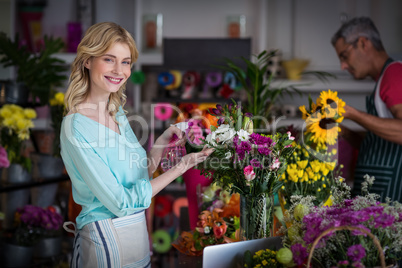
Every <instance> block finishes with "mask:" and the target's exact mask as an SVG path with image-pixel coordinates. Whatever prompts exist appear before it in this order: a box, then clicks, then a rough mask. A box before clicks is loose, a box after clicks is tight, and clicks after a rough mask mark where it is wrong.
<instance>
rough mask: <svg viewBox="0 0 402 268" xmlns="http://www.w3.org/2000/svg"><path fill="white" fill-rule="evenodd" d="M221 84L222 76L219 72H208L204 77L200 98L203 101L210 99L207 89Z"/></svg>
mask: <svg viewBox="0 0 402 268" xmlns="http://www.w3.org/2000/svg"><path fill="white" fill-rule="evenodd" d="M221 83H222V74H221V73H219V72H210V73H207V74H206V76H205V83H204V90H203V94H202V97H203V98H204V99H206V98H210V97H212V95H211V92H209V88H214V87H217V86H219V85H220V84H221Z"/></svg>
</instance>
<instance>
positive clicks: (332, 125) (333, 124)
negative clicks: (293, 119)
mask: <svg viewBox="0 0 402 268" xmlns="http://www.w3.org/2000/svg"><path fill="white" fill-rule="evenodd" d="M342 120H343V118H340V119H336V120H335V119H334V118H327V117H325V116H324V115H322V114H319V113H315V114H313V115H311V116H310V117H309V118H307V120H306V124H307V131H306V132H307V133H308V132H310V133H311V134H313V135H312V136H311V139H312V141H313V142H315V143H317V144H323V145H325V144H329V145H334V144H335V143H336V140H337V139H338V132H340V131H341V129H340V127H339V126H338V123H339V122H341V121H342Z"/></svg>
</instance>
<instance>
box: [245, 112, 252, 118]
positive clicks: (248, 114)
mask: <svg viewBox="0 0 402 268" xmlns="http://www.w3.org/2000/svg"><path fill="white" fill-rule="evenodd" d="M244 116H245V117H250V118H251V117H253V114H252V113H245V114H244Z"/></svg>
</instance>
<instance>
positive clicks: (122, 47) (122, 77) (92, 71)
mask: <svg viewBox="0 0 402 268" xmlns="http://www.w3.org/2000/svg"><path fill="white" fill-rule="evenodd" d="M130 56H131V53H130V49H129V47H128V45H127V44H124V43H115V44H113V45H112V46H111V47H110V49H109V50H108V51H106V53H105V54H104V55H102V56H100V57H92V58H91V59H90V60H88V61H87V62H86V63H85V67H86V68H87V69H88V70H89V76H90V87H89V89H90V92H91V94H101V95H103V94H105V95H107V96H109V94H110V93H113V92H117V91H118V90H119V89H120V87H121V86H122V85H123V84H124V83H125V82H126V80H127V79H128V78H129V77H130V75H131V57H130Z"/></svg>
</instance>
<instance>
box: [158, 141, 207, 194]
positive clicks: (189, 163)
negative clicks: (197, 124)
mask: <svg viewBox="0 0 402 268" xmlns="http://www.w3.org/2000/svg"><path fill="white" fill-rule="evenodd" d="M213 151H214V149H211V148H210V149H207V148H206V147H205V148H204V149H203V150H202V151H201V152H199V153H191V154H188V155H185V156H183V158H182V159H181V161H180V162H179V163H178V164H177V165H176V166H174V167H173V168H171V169H170V170H168V171H166V172H165V173H163V174H162V175H160V176H158V177H156V178H155V179H153V180H151V186H152V197H154V196H155V195H156V194H157V193H159V192H160V191H161V190H162V189H163V188H165V187H166V186H167V185H168V184H169V183H171V182H172V181H173V180H175V179H176V178H177V177H179V176H181V175H182V174H183V173H184V172H186V171H187V170H189V169H190V168H192V167H194V166H196V165H197V164H199V163H201V162H203V161H205V159H207V157H208V156H209V155H210V154H211V153H212V152H213Z"/></svg>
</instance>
